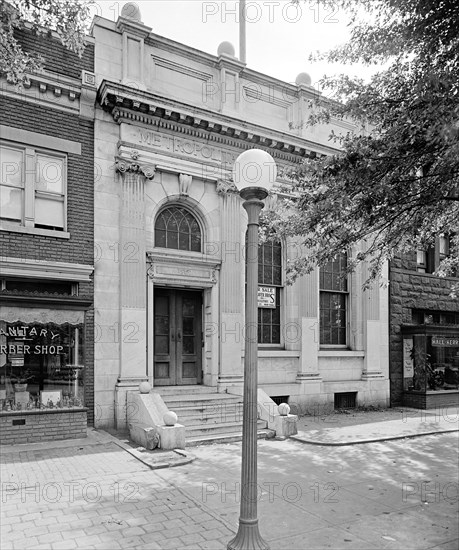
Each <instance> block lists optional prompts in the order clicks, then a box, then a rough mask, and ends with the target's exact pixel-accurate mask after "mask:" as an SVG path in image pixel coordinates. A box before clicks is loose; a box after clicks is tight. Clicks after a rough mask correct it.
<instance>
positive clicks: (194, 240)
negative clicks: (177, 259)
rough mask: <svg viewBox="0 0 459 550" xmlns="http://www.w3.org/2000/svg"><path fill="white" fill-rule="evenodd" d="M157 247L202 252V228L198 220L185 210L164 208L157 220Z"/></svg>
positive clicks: (177, 207)
mask: <svg viewBox="0 0 459 550" xmlns="http://www.w3.org/2000/svg"><path fill="white" fill-rule="evenodd" d="M155 246H157V247H159V248H172V249H175V250H188V251H191V252H201V228H200V227H199V223H198V221H197V219H196V218H195V217H194V216H193V214H191V212H189V211H188V210H186V209H185V208H182V207H179V206H169V207H167V208H164V210H161V212H160V213H159V214H158V217H157V218H156V223H155Z"/></svg>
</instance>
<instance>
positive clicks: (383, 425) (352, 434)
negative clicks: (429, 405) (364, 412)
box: [292, 407, 459, 446]
mask: <svg viewBox="0 0 459 550" xmlns="http://www.w3.org/2000/svg"><path fill="white" fill-rule="evenodd" d="M399 411H400V413H401V414H400V416H399V418H398V419H397V420H386V421H382V422H371V423H364V424H362V423H356V424H354V425H351V426H338V427H333V428H322V429H308V430H307V431H303V430H300V431H299V432H298V435H296V436H293V437H292V439H295V440H297V441H301V442H302V443H309V444H313V445H329V446H342V445H356V444H361V443H373V442H376V441H388V440H392V439H404V438H407V437H418V436H422V435H431V434H440V433H447V432H454V431H458V430H459V415H458V411H457V407H449V408H448V409H445V410H443V411H440V412H439V411H422V412H418V411H416V412H415V413H414V414H413V409H408V408H407V409H399Z"/></svg>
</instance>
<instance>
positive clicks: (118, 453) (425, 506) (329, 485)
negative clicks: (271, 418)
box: [1, 432, 458, 550]
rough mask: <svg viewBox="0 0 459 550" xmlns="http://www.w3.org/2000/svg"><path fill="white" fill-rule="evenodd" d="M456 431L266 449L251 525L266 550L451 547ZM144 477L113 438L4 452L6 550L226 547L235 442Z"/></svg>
mask: <svg viewBox="0 0 459 550" xmlns="http://www.w3.org/2000/svg"><path fill="white" fill-rule="evenodd" d="M457 443H458V441H457V432H452V433H448V434H439V435H431V436H423V437H417V438H413V439H402V440H396V441H388V442H378V443H369V444H363V445H348V446H343V447H328V446H318V445H308V444H304V443H301V442H299V441H293V440H286V441H277V440H263V441H259V446H258V457H259V458H258V471H259V475H258V497H259V503H258V517H259V520H260V531H261V533H262V536H263V537H264V538H265V540H267V541H268V542H269V544H270V547H271V549H272V550H275V549H277V550H284V549H285V550H300V549H301V550H303V549H306V548H307V549H316V548H317V549H321V548H334V549H335V548H336V549H338V548H340V549H341V548H349V549H358V548H362V549H370V548H375V549H380V548H387V549H394V550H395V549H397V550H399V549H400V548H407V549H411V548H412V549H421V548H441V549H443V550H448V549H456V548H457V545H458V522H457V514H458V483H457V474H458V454H457ZM191 451H192V452H193V454H194V455H195V457H196V459H195V460H194V461H193V462H191V463H189V464H186V465H183V466H178V467H175V468H168V469H160V470H151V469H150V468H149V467H148V466H146V465H145V464H143V463H142V462H140V461H138V460H137V459H136V458H134V457H133V456H132V455H131V454H129V453H128V452H126V451H125V450H123V449H122V448H120V447H119V446H118V445H117V444H116V443H115V442H114V441H113V440H108V441H107V440H101V441H99V442H98V441H97V440H91V442H89V441H84V440H79V441H78V442H75V441H74V442H66V443H64V442H61V443H47V444H40V445H28V446H24V448H23V450H21V446H16V447H14V448H13V447H8V448H5V449H4V450H3V451H2V457H1V458H2V522H1V526H2V540H1V543H2V548H3V549H10V548H11V549H14V550H16V549H22V548H32V547H33V548H34V549H42V548H43V549H52V550H54V549H59V548H107V550H108V549H109V548H115V549H116V548H151V549H161V550H162V549H174V550H181V549H205V548H208V549H224V548H226V543H227V542H228V541H229V540H230V539H231V537H232V532H233V531H236V529H237V521H238V516H239V499H240V480H239V477H240V455H241V447H240V443H232V444H221V445H213V446H202V447H196V448H193V449H191Z"/></svg>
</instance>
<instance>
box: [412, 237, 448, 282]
mask: <svg viewBox="0 0 459 550" xmlns="http://www.w3.org/2000/svg"><path fill="white" fill-rule="evenodd" d="M451 240H452V237H451V236H450V235H440V236H439V237H438V238H437V239H436V240H435V244H434V245H433V246H430V247H429V248H426V249H422V248H419V249H418V250H417V253H416V270H417V272H418V273H434V272H435V271H436V270H437V269H438V267H439V265H440V263H441V262H442V261H443V260H444V259H445V258H447V257H448V256H449V255H450V249H451Z"/></svg>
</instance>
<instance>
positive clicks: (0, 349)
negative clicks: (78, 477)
mask: <svg viewBox="0 0 459 550" xmlns="http://www.w3.org/2000/svg"><path fill="white" fill-rule="evenodd" d="M28 284H34V283H33V281H31V282H29V283H28ZM57 286H59V283H58V284H57ZM21 298H22V299H23V300H26V296H22V297H21V296H18V295H17V294H16V295H15V294H8V292H5V294H4V295H3V296H2V303H5V304H6V305H2V306H0V425H1V441H2V443H4V444H13V443H26V442H35V441H42V440H51V439H67V438H76V437H86V427H87V408H86V406H85V405H86V396H85V381H86V376H85V370H86V369H85V365H86V357H85V355H86V353H85V350H86V345H85V344H86V343H85V334H86V324H85V316H86V310H87V308H88V307H89V306H90V302H88V301H87V300H83V299H79V298H77V297H73V298H72V297H68V299H67V300H65V299H64V298H61V303H60V304H59V305H54V304H52V303H48V304H46V303H43V297H41V298H42V302H41V303H37V296H35V297H31V296H30V295H28V296H27V298H28V301H27V305H26V304H24V305H19V304H18V302H21ZM34 298H35V300H34ZM55 300H56V298H55ZM8 302H10V304H8Z"/></svg>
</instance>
